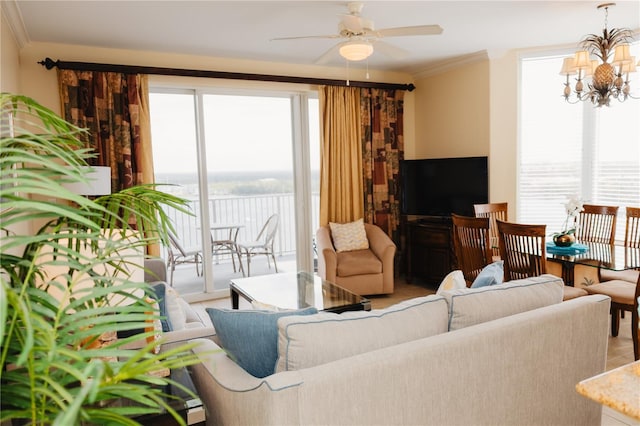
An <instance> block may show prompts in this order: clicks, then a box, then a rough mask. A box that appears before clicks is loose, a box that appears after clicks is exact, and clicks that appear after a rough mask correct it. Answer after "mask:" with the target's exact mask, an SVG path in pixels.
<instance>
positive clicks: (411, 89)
mask: <svg viewBox="0 0 640 426" xmlns="http://www.w3.org/2000/svg"><path fill="white" fill-rule="evenodd" d="M415 88H416V86H414V85H413V83H409V84H408V85H407V90H408V91H410V92H413V90H414V89H415Z"/></svg>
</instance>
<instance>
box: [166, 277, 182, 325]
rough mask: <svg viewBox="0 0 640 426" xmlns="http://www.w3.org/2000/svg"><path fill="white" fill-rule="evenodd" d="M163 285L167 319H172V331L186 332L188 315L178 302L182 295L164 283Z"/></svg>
mask: <svg viewBox="0 0 640 426" xmlns="http://www.w3.org/2000/svg"><path fill="white" fill-rule="evenodd" d="M163 285H164V286H165V296H166V300H165V304H166V306H167V307H166V310H167V312H166V315H167V318H168V319H170V323H171V329H172V330H173V331H176V330H184V328H185V325H186V323H187V314H186V313H185V311H184V309H183V308H182V305H181V304H180V303H179V302H178V300H179V299H180V295H179V294H178V292H177V291H176V290H175V289H174V288H173V287H170V286H168V285H167V284H164V283H163Z"/></svg>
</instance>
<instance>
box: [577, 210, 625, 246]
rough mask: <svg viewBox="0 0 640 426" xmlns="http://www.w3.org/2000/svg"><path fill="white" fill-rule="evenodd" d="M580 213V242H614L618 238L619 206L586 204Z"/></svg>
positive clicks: (578, 235) (578, 230) (578, 238)
mask: <svg viewBox="0 0 640 426" xmlns="http://www.w3.org/2000/svg"><path fill="white" fill-rule="evenodd" d="M583 207H584V210H583V211H582V212H580V213H579V214H578V223H577V224H576V225H577V226H576V239H577V240H578V241H579V242H591V243H605V244H613V243H614V242H615V239H616V218H617V217H618V206H597V205H594V204H585V205H584V206H583Z"/></svg>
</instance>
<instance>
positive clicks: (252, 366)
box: [207, 307, 318, 378]
mask: <svg viewBox="0 0 640 426" xmlns="http://www.w3.org/2000/svg"><path fill="white" fill-rule="evenodd" d="M317 312H318V310H317V309H316V308H314V307H310V308H305V309H300V310H292V311H281V312H270V311H256V310H236V309H218V308H207V313H208V314H209V316H210V317H211V322H212V323H213V326H214V328H215V329H216V334H217V335H218V338H219V341H220V344H221V346H222V348H223V349H224V350H225V351H226V352H227V354H228V355H229V357H231V359H233V360H234V361H235V362H236V363H237V364H238V365H239V366H240V367H242V368H244V369H245V370H246V371H247V372H248V373H249V374H251V375H252V376H255V377H260V378H262V377H266V376H269V375H271V374H273V372H274V370H275V367H276V360H277V358H278V318H281V317H285V316H291V315H313V314H315V313H317Z"/></svg>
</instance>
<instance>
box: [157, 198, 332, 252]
mask: <svg viewBox="0 0 640 426" xmlns="http://www.w3.org/2000/svg"><path fill="white" fill-rule="evenodd" d="M198 203H199V201H198V200H197V199H194V200H190V202H189V206H190V209H191V212H192V213H193V216H191V215H187V214H184V213H182V212H179V211H177V210H175V209H168V210H167V211H166V213H167V215H168V216H169V217H170V218H171V220H172V222H173V225H174V227H175V230H176V235H177V236H178V238H179V239H180V240H181V241H182V244H183V246H184V247H200V246H201V245H202V235H201V230H200V227H201V223H202V220H201V216H200V206H199V205H198ZM208 203H209V214H210V215H211V220H210V223H233V224H241V225H243V226H242V227H241V228H240V230H239V232H238V241H242V240H252V239H255V238H256V236H257V235H258V233H259V232H260V229H262V226H263V225H264V223H265V222H266V220H267V218H268V217H269V216H271V215H272V214H274V213H277V214H278V215H279V216H280V225H279V227H278V232H277V234H276V240H275V242H274V250H275V252H276V254H277V255H284V254H291V253H295V251H296V235H295V232H296V230H295V209H296V204H295V200H294V196H293V194H291V193H289V194H268V195H248V196H233V197H229V196H223V197H215V198H210V199H209V200H208ZM311 203H312V206H311V212H312V219H311V220H312V222H311V224H312V229H311V232H315V230H316V229H318V224H319V217H318V216H319V211H320V194H318V193H314V194H312V196H311ZM215 232H228V231H215ZM220 236H221V235H220ZM214 239H221V238H218V236H216V235H214Z"/></svg>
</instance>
